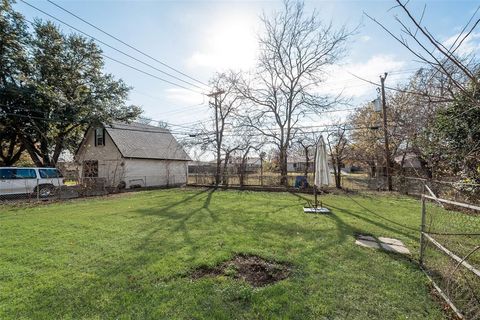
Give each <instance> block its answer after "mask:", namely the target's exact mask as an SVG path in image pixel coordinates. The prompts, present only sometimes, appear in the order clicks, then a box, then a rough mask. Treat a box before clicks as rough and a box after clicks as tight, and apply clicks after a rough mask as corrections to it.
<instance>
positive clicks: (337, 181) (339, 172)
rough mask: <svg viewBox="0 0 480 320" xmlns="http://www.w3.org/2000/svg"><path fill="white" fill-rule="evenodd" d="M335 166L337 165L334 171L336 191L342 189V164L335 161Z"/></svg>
mask: <svg viewBox="0 0 480 320" xmlns="http://www.w3.org/2000/svg"><path fill="white" fill-rule="evenodd" d="M336 162H337V163H336V165H337V170H334V171H335V187H336V188H337V189H342V168H341V167H342V164H341V163H340V161H339V160H338V159H337V160H336Z"/></svg>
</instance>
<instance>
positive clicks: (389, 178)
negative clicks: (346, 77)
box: [380, 72, 393, 191]
mask: <svg viewBox="0 0 480 320" xmlns="http://www.w3.org/2000/svg"><path fill="white" fill-rule="evenodd" d="M387 75H388V73H386V72H385V73H384V75H383V76H380V83H381V84H382V114H383V135H384V138H385V160H386V163H387V168H386V169H387V172H386V174H387V187H388V191H392V189H393V187H392V173H391V172H390V170H391V169H392V166H391V161H390V148H389V146H388V130H387V103H386V101H385V79H386V78H387Z"/></svg>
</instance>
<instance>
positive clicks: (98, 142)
mask: <svg viewBox="0 0 480 320" xmlns="http://www.w3.org/2000/svg"><path fill="white" fill-rule="evenodd" d="M104 145H105V130H104V129H103V128H97V129H95V146H104Z"/></svg>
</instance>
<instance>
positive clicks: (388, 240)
mask: <svg viewBox="0 0 480 320" xmlns="http://www.w3.org/2000/svg"><path fill="white" fill-rule="evenodd" d="M378 240H380V242H383V243H388V244H394V245H396V246H403V247H404V246H405V245H404V244H403V242H402V241H400V240H398V239H393V238H385V237H378Z"/></svg>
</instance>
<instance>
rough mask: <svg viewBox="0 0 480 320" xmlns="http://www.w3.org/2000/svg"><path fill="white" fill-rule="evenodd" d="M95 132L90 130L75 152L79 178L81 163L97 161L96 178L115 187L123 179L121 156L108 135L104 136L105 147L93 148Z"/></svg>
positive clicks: (81, 171) (81, 169) (81, 168)
mask: <svg viewBox="0 0 480 320" xmlns="http://www.w3.org/2000/svg"><path fill="white" fill-rule="evenodd" d="M94 134H95V130H94V129H92V128H90V129H89V130H88V132H87V134H86V136H85V141H84V143H83V144H82V145H81V146H80V149H79V150H78V152H77V155H76V160H77V161H78V163H79V164H80V177H83V176H84V174H83V162H84V161H87V160H97V161H98V177H99V178H104V179H105V180H106V182H107V185H109V186H117V185H118V183H120V181H122V179H123V177H124V174H125V172H124V166H123V165H122V163H123V162H124V161H123V159H122V155H121V154H120V152H119V151H118V148H117V147H116V146H115V143H114V142H113V140H112V139H111V138H110V136H109V135H108V133H106V134H105V145H104V146H95V140H94V139H95V137H94Z"/></svg>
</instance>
